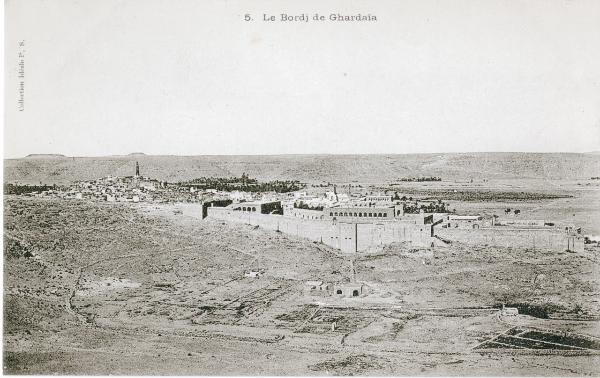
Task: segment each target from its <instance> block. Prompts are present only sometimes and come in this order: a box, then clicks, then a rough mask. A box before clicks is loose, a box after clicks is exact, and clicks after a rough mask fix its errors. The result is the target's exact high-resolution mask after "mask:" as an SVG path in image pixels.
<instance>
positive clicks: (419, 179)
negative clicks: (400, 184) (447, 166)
mask: <svg viewBox="0 0 600 378" xmlns="http://www.w3.org/2000/svg"><path fill="white" fill-rule="evenodd" d="M398 181H408V182H428V181H442V178H441V177H435V176H430V177H402V178H400V179H398Z"/></svg>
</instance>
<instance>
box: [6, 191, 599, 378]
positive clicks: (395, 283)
mask: <svg viewBox="0 0 600 378" xmlns="http://www.w3.org/2000/svg"><path fill="white" fill-rule="evenodd" d="M4 211H5V249H4V372H5V373H9V374H54V373H59V374H191V375H210V374H221V375H222V374H227V375H257V374H262V375H329V374H331V375H333V374H335V375H350V374H353V375H554V376H556V375H560V376H564V375H598V373H599V370H598V366H600V355H599V354H598V348H597V344H595V343H596V340H598V338H600V327H599V324H600V323H599V319H600V291H599V290H598V289H599V286H600V285H599V283H600V281H599V279H600V275H599V274H598V273H599V267H600V255H599V252H600V250H598V249H597V248H595V249H594V248H587V249H586V251H585V252H584V253H567V252H551V251H544V250H535V251H534V250H523V249H519V248H495V247H489V246H481V247H480V248H467V247H465V246H461V245H459V244H452V245H451V246H448V247H445V248H436V249H414V248H411V246H409V245H405V244H398V245H391V246H388V247H386V248H384V249H383V250H379V251H374V252H373V253H372V254H369V255H363V256H358V257H356V258H353V257H349V256H343V255H341V254H340V253H339V251H336V250H334V249H331V248H329V247H327V246H324V245H321V244H316V243H312V242H308V241H304V240H295V239H293V238H291V237H288V236H286V235H284V234H281V233H277V232H272V231H266V230H262V229H260V228H255V227H251V226H246V225H233V224H223V223H221V222H216V221H211V220H204V221H200V220H198V219H195V218H191V217H187V216H185V215H183V214H181V212H179V211H176V208H175V207H174V206H155V205H144V204H106V203H93V202H86V201H64V200H50V199H35V198H18V197H10V196H9V197H6V198H5V203H4ZM351 260H354V261H353V263H352V264H351V262H350V261H351ZM351 266H354V268H355V271H356V280H357V281H359V282H362V283H364V285H365V287H366V294H365V295H364V296H361V297H359V298H348V299H336V298H332V297H326V296H312V295H309V294H307V293H306V292H305V290H304V282H305V281H306V280H314V279H318V280H323V281H327V282H344V281H349V280H350V278H351V277H352V274H351ZM248 270H264V275H262V276H261V277H259V278H250V277H245V276H244V272H246V271H248ZM502 304H504V305H506V306H514V307H518V308H519V310H520V312H521V315H519V316H500V315H499V307H501V305H502ZM538 329H541V330H544V331H543V332H546V333H544V334H543V335H542V336H541V337H542V338H543V340H545V341H540V342H539V343H538V344H536V345H537V346H536V345H533V344H532V345H528V346H526V347H518V346H515V345H517V344H518V343H519V342H520V341H523V339H522V338H520V337H521V336H523V335H525V334H526V333H527V332H529V333H528V334H532V330H538ZM505 332H508V334H505V335H506V336H503V335H502V334H503V333H505ZM540 332H541V331H540ZM553 332H555V333H556V332H558V333H556V335H563V336H560V337H563V339H560V337H559V336H552V337H550V336H549V335H554V333H553ZM567 335H569V337H570V338H571V339H572V340H575V341H568V340H567ZM573 335H575V336H577V335H579V336H577V337H580V339H577V338H576V337H575V336H573ZM572 336H573V337H575V338H573V337H572ZM532 337H533V336H532ZM492 339H493V340H492ZM509 339H510V340H509ZM571 339H569V340H571ZM490 340H492V341H493V342H495V343H496V344H493V345H492V344H489V343H487V342H488V341H490ZM494 340H495V341H494ZM506 340H509V341H506ZM519 340H520V341H519ZM540 340H542V339H540ZM549 340H550V341H549ZM556 340H558V341H556ZM561 340H562V341H561ZM564 340H567V341H564ZM513 342H514V344H511V343H513ZM486 343H487V344H486ZM502 343H505V344H502ZM552 343H554V344H552ZM561 343H562V344H561ZM565 343H566V344H569V343H570V344H569V345H572V346H571V347H568V346H567V347H564V348H563V349H564V350H557V349H560V348H548V347H547V345H566V344H565ZM490 345H492V346H494V347H493V348H492V347H490ZM503 345H505V346H503ZM506 345H508V346H506ZM511 345H512V347H510V346H511ZM499 346H500V347H499Z"/></svg>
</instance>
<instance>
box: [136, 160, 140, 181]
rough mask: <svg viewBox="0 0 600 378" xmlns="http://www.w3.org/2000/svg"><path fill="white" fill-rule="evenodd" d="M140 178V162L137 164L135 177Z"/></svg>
mask: <svg viewBox="0 0 600 378" xmlns="http://www.w3.org/2000/svg"><path fill="white" fill-rule="evenodd" d="M139 176H140V165H139V164H138V162H137V161H136V162H135V177H139Z"/></svg>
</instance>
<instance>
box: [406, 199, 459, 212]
mask: <svg viewBox="0 0 600 378" xmlns="http://www.w3.org/2000/svg"><path fill="white" fill-rule="evenodd" d="M447 206H448V204H446V203H444V202H442V200H438V202H431V203H429V204H428V205H425V204H422V205H421V206H418V205H417V204H416V203H415V204H412V205H411V204H407V205H404V212H405V213H406V214H418V213H420V212H421V210H423V211H424V212H426V213H450V212H456V210H452V211H450V209H449V208H447Z"/></svg>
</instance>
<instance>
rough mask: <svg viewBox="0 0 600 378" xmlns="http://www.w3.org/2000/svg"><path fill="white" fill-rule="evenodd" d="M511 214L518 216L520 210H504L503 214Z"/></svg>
mask: <svg viewBox="0 0 600 378" xmlns="http://www.w3.org/2000/svg"><path fill="white" fill-rule="evenodd" d="M511 212H514V213H515V215H519V214H520V213H521V210H519V209H514V210H512V209H505V210H504V214H510V213H511Z"/></svg>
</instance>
